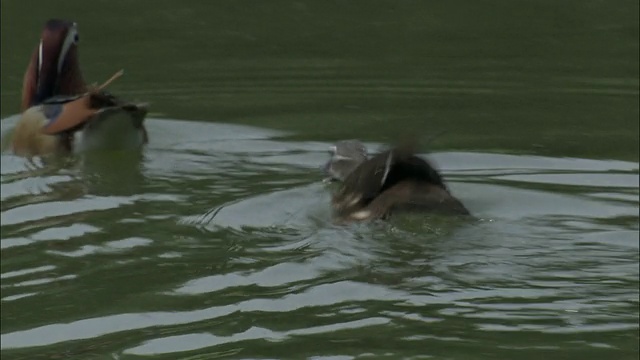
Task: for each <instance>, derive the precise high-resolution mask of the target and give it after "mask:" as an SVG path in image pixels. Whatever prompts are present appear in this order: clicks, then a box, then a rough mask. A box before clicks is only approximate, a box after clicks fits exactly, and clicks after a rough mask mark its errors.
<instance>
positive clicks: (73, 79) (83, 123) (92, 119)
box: [11, 19, 148, 156]
mask: <svg viewBox="0 0 640 360" xmlns="http://www.w3.org/2000/svg"><path fill="white" fill-rule="evenodd" d="M78 41H79V33H78V28H77V24H76V23H75V22H71V21H66V20H59V19H52V20H49V21H47V23H46V24H45V27H44V29H43V31H42V35H41V38H40V42H39V44H38V46H37V47H36V49H35V50H34V52H33V55H32V56H31V61H30V62H29V65H28V67H27V70H26V72H25V75H24V81H23V86H22V104H21V109H20V110H21V111H22V114H21V117H20V119H19V120H18V123H17V125H16V127H15V129H14V131H13V136H12V142H11V143H12V148H13V152H14V153H15V154H16V155H22V156H34V155H44V154H50V153H70V152H73V151H77V150H88V149H94V148H122V147H125V148H129V147H134V148H140V147H141V146H142V145H144V144H146V143H147V142H148V137H147V132H146V129H145V127H144V125H143V121H144V118H145V116H146V114H147V108H146V104H134V103H129V102H125V101H122V100H120V99H118V98H116V97H115V96H113V95H112V94H109V93H107V92H106V91H104V90H103V88H104V87H105V86H106V84H104V85H103V86H101V87H95V86H93V87H92V86H87V84H85V82H84V78H83V76H82V72H81V70H80V63H79V59H78Z"/></svg>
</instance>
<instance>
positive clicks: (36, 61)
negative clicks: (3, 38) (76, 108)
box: [21, 19, 86, 111]
mask: <svg viewBox="0 0 640 360" xmlns="http://www.w3.org/2000/svg"><path fill="white" fill-rule="evenodd" d="M79 40H80V38H79V34H78V27H77V24H76V23H75V22H72V21H67V20H59V19H51V20H49V21H47V23H46V24H45V26H44V29H43V30H42V35H41V37H40V42H39V43H38V46H37V47H36V49H35V50H34V51H33V54H32V55H31V61H30V62H29V65H28V66H27V71H26V72H25V75H24V81H23V87H22V106H21V110H22V111H24V110H26V109H27V108H29V107H31V106H34V105H38V104H41V103H42V102H43V101H45V100H47V99H48V98H50V97H52V96H55V95H74V94H79V93H81V92H84V91H85V90H86V86H85V83H84V79H83V77H82V72H81V71H80V63H79V60H78V42H79Z"/></svg>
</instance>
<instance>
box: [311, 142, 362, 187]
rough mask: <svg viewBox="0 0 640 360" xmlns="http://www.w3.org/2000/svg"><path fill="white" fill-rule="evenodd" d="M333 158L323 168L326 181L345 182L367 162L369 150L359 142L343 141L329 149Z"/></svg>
mask: <svg viewBox="0 0 640 360" xmlns="http://www.w3.org/2000/svg"><path fill="white" fill-rule="evenodd" d="M329 155H331V158H330V159H329V161H327V163H326V164H325V165H324V166H323V168H322V169H323V171H324V173H325V174H326V175H328V177H327V178H326V179H325V181H328V182H329V181H344V180H345V179H346V178H347V176H348V175H349V174H350V173H351V172H352V171H353V170H355V169H356V168H357V167H358V165H360V164H361V163H363V162H364V161H365V160H367V148H366V147H365V146H364V144H363V143H362V142H360V141H358V140H342V141H338V142H337V143H335V144H334V145H332V146H331V147H329Z"/></svg>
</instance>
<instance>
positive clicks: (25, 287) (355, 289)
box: [0, 117, 640, 359]
mask: <svg viewBox="0 0 640 360" xmlns="http://www.w3.org/2000/svg"><path fill="white" fill-rule="evenodd" d="M14 122H15V117H13V118H9V119H5V120H3V121H2V124H3V133H4V132H5V131H7V129H10V128H11V126H12V124H13V123H14ZM149 131H150V134H151V138H152V139H153V141H152V142H151V144H150V146H149V148H148V149H146V150H145V152H144V154H143V156H141V157H134V160H131V158H129V159H125V158H126V155H124V154H102V155H101V156H102V157H98V158H96V157H94V158H90V157H78V158H76V159H75V161H72V162H67V163H65V164H64V165H62V166H61V165H60V164H53V165H52V164H50V163H47V162H43V161H40V160H38V159H36V160H35V161H32V162H28V161H27V160H25V159H21V158H17V157H15V156H12V155H10V154H8V153H5V154H3V155H2V159H1V160H2V213H1V217H2V219H1V220H2V274H1V277H2V298H1V299H0V301H1V302H2V320H3V332H2V336H1V345H0V346H1V348H2V350H3V356H4V355H5V354H6V355H14V356H16V357H17V356H19V355H20V354H23V353H24V354H27V351H29V350H30V349H33V351H34V352H33V354H47V356H49V357H59V356H63V355H65V356H77V357H78V358H86V357H87V356H91V355H92V354H94V355H97V354H112V356H113V357H114V358H118V357H120V356H123V357H128V356H149V355H167V356H169V358H176V356H185V357H189V356H191V355H193V356H197V354H209V355H212V354H217V355H219V356H225V355H226V356H231V355H233V354H236V355H237V356H242V357H243V358H246V357H260V356H264V354H265V351H270V352H272V353H273V354H274V357H276V358H282V357H286V356H288V355H287V354H291V351H292V350H291V349H296V350H295V353H296V354H301V355H300V356H324V357H327V358H330V357H332V358H335V357H337V358H345V359H346V358H353V357H354V356H356V355H361V354H365V353H370V354H375V355H376V356H378V355H379V356H383V355H384V354H387V356H389V357H390V358H396V357H397V356H403V357H411V356H421V355H432V356H436V357H441V356H444V357H447V358H457V356H458V355H460V356H464V355H463V354H465V353H466V352H467V351H469V350H463V349H465V348H466V349H473V350H472V351H473V352H479V353H482V354H485V355H486V356H496V357H498V358H513V357H522V356H524V354H532V355H531V356H533V358H536V357H537V356H541V355H542V354H544V353H545V352H546V351H548V350H553V349H558V350H559V349H562V351H563V352H567V353H571V354H574V355H576V356H579V357H584V358H588V357H589V356H592V357H593V358H594V359H595V358H599V357H600V356H602V354H608V353H612V354H613V353H615V354H619V355H620V356H622V357H624V356H629V355H630V354H632V353H633V352H634V351H636V350H634V349H637V340H638V335H637V334H638V332H637V331H638V324H637V321H638V312H637V307H638V295H639V291H638V276H639V271H638V261H639V258H640V257H639V255H638V229H639V226H638V164H637V163H633V162H625V161H601V160H589V159H579V158H551V157H541V156H527V155H507V154H490V153H470V152H440V153H434V154H430V155H429V156H430V157H431V158H432V159H433V160H434V161H435V163H437V164H438V165H439V167H440V168H441V169H442V171H443V174H444V176H445V177H446V179H447V180H448V182H449V183H450V186H451V187H452V189H453V191H454V192H455V193H456V194H457V195H458V197H459V198H460V199H462V200H463V201H464V202H465V204H466V205H467V207H468V208H469V209H470V210H471V211H472V212H473V213H474V214H475V215H476V217H477V218H478V220H477V221H467V220H460V219H450V218H446V217H439V216H436V215H432V216H427V218H426V219H424V218H416V217H412V216H407V217H398V218H396V219H394V220H393V221H391V222H389V223H384V222H378V223H372V224H367V225H364V224H361V225H353V226H336V225H334V224H333V222H332V221H331V214H330V210H329V196H330V190H331V189H330V187H329V186H327V185H326V184H323V183H322V182H321V179H322V174H321V173H320V170H319V166H320V165H321V164H322V163H323V162H324V161H326V158H327V156H328V155H327V152H326V150H327V148H328V146H329V145H330V143H329V142H306V141H294V140H292V139H289V138H287V134H286V133H283V132H278V131H273V130H266V129H262V128H255V127H248V126H237V125H229V124H216V123H198V122H190V121H184V120H181V121H174V120H160V119H149ZM178 138H179V139H180V141H178ZM367 145H368V146H369V147H370V148H376V147H380V146H381V145H380V144H367ZM327 342H328V343H329V344H332V345H331V346H327V345H326V344H327ZM323 343H324V344H325V345H322V344H323ZM267 348H269V349H270V350H266V349H267Z"/></svg>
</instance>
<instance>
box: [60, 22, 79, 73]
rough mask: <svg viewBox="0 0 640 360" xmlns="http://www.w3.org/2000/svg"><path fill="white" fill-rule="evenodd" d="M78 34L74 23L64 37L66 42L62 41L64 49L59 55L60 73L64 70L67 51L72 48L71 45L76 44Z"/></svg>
mask: <svg viewBox="0 0 640 360" xmlns="http://www.w3.org/2000/svg"><path fill="white" fill-rule="evenodd" d="M77 36H78V28H77V26H76V24H75V23H74V24H73V25H72V26H71V27H70V28H69V31H67V36H66V37H65V38H64V43H62V49H61V50H60V55H59V57H58V73H60V72H61V71H62V65H63V64H64V59H65V58H66V57H67V52H69V49H70V48H71V45H73V44H75V42H76V38H77Z"/></svg>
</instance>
